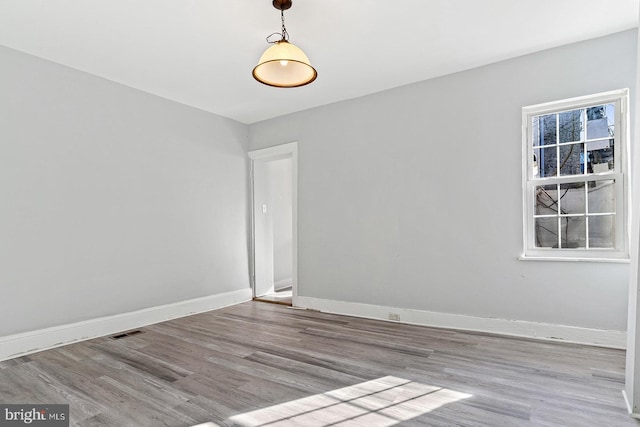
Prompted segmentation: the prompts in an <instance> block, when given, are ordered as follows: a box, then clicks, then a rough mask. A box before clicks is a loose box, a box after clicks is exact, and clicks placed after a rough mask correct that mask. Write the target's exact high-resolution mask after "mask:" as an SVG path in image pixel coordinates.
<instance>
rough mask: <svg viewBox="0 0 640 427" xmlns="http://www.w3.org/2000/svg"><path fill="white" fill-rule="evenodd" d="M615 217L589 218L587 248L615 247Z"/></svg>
mask: <svg viewBox="0 0 640 427" xmlns="http://www.w3.org/2000/svg"><path fill="white" fill-rule="evenodd" d="M615 223H616V221H615V216H614V215H602V216H590V217H589V247H591V248H613V247H615V235H616V233H615Z"/></svg>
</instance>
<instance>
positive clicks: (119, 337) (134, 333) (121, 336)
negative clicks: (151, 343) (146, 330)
mask: <svg viewBox="0 0 640 427" xmlns="http://www.w3.org/2000/svg"><path fill="white" fill-rule="evenodd" d="M141 333H142V331H140V330H138V331H129V332H123V333H121V334H118V335H112V336H110V337H109V338H111V339H113V340H119V339H121V338H124V337H129V336H131V335H136V334H141Z"/></svg>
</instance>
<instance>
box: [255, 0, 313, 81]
mask: <svg viewBox="0 0 640 427" xmlns="http://www.w3.org/2000/svg"><path fill="white" fill-rule="evenodd" d="M272 4H273V7H275V8H276V9H278V10H280V19H281V21H282V33H273V34H271V35H270V36H269V37H267V42H269V43H272V44H273V46H271V47H270V48H268V49H267V50H266V51H265V52H264V53H263V54H262V56H261V57H260V60H259V61H258V65H256V67H255V68H254V69H253V77H254V78H255V79H256V80H257V81H259V82H260V83H263V84H265V85H268V86H274V87H298V86H304V85H307V84H309V83H311V82H312V81H314V80H315V79H316V77H317V76H318V73H317V72H316V70H315V68H313V67H312V66H311V63H310V62H309V58H307V55H305V54H304V52H303V51H302V50H301V49H300V48H299V47H297V46H296V45H294V44H292V43H289V33H287V29H286V28H285V26H284V11H285V10H287V9H289V8H290V7H291V0H273V3H272ZM274 35H278V36H280V37H281V38H280V40H278V41H275V42H272V41H270V40H269V38H270V37H272V36H274Z"/></svg>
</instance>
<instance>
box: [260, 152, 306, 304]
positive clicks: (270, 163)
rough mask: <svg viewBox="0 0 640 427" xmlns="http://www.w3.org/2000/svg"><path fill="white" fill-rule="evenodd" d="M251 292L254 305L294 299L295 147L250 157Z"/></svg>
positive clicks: (295, 276)
mask: <svg viewBox="0 0 640 427" xmlns="http://www.w3.org/2000/svg"><path fill="white" fill-rule="evenodd" d="M249 159H250V160H251V198H252V215H251V219H252V221H251V231H252V233H251V234H252V239H251V242H252V251H251V252H252V254H251V255H252V260H251V267H252V288H253V298H254V300H258V301H266V302H273V303H278V304H285V305H294V304H295V302H296V297H297V217H296V211H297V209H296V205H297V185H296V184H297V143H295V142H293V143H289V144H283V145H278V146H275V147H269V148H265V149H262V150H255V151H250V152H249Z"/></svg>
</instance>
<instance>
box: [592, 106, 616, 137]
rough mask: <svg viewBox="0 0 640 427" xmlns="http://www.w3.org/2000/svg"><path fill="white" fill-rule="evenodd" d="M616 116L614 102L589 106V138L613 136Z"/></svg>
mask: <svg viewBox="0 0 640 427" xmlns="http://www.w3.org/2000/svg"><path fill="white" fill-rule="evenodd" d="M614 118H615V117H614V106H613V104H607V105H597V106H595V107H589V108H587V139H596V138H606V137H609V136H613V134H614Z"/></svg>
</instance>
